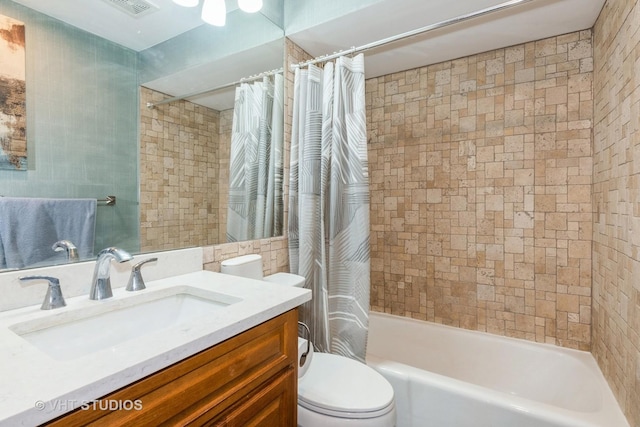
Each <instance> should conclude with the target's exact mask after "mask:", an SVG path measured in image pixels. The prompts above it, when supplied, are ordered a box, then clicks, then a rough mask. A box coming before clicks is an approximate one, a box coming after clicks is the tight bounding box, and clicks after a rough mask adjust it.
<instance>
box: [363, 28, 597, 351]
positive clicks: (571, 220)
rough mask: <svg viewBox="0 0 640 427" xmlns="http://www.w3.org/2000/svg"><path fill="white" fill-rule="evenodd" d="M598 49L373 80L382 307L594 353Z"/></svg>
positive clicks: (508, 57)
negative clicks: (595, 81)
mask: <svg viewBox="0 0 640 427" xmlns="http://www.w3.org/2000/svg"><path fill="white" fill-rule="evenodd" d="M591 40H592V39H591V31H588V30H587V31H582V32H576V33H572V34H567V35H562V36H558V37H552V38H549V39H545V40H540V41H536V42H532V43H527V44H523V45H518V46H513V47H509V48H505V49H499V50H494V51H490V52H486V53H483V54H478V55H474V56H470V57H466V58H461V59H458V60H454V61H449V62H445V63H441V64H437V65H432V66H428V67H424V68H420V69H414V70H409V71H406V72H401V73H395V74H391V75H387V76H382V77H378V78H373V79H370V80H368V81H367V85H366V96H367V103H368V116H367V125H368V133H369V135H368V136H369V165H370V172H371V173H370V176H371V178H370V179H371V201H372V203H371V222H372V224H371V228H372V234H371V250H372V272H371V273H372V275H371V277H372V290H371V295H372V297H371V306H372V309H373V310H376V311H383V312H387V313H392V314H397V315H403V316H409V317H414V318H418V319H423V320H429V321H434V322H438V323H443V324H447V325H453V326H458V327H463V328H467V329H473V330H480V331H487V332H491V333H495V334H499V335H507V336H512V337H518V338H524V339H528V340H532V341H538V342H546V343H553V344H558V345H561V346H567V347H573V348H580V349H585V350H588V349H589V348H590V338H591V327H590V324H591V238H592V236H591V235H592V207H591V196H590V189H591V176H592V158H591V128H592V114H593V112H592V105H593V104H592V68H593V57H592V41H591Z"/></svg>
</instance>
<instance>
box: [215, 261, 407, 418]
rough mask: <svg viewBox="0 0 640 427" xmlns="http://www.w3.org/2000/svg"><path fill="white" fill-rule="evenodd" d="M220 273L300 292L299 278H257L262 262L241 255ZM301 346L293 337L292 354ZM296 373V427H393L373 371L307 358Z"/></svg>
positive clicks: (387, 399)
mask: <svg viewBox="0 0 640 427" xmlns="http://www.w3.org/2000/svg"><path fill="white" fill-rule="evenodd" d="M221 272H222V273H225V274H232V275H234V276H242V277H247V278H251V279H257V280H264V281H268V282H272V283H278V284H281V285H285V286H297V287H302V286H303V285H304V277H301V276H297V275H295V274H289V273H276V274H273V275H271V276H267V277H263V272H262V257H261V256H260V255H257V254H252V255H244V256H241V257H237V258H232V259H228V260H226V261H223V262H222V265H221ZM306 349H307V341H306V340H304V339H303V338H298V352H299V354H302V352H303V351H305V350H306ZM311 350H312V351H311V352H310V354H309V355H308V356H307V359H306V362H305V363H304V365H303V366H302V367H301V368H299V369H298V377H299V378H298V426H300V427H317V426H321V427H394V426H395V425H396V405H395V400H394V393H393V388H392V387H391V384H389V382H388V381H387V380H386V379H385V378H384V377H383V376H382V375H380V374H379V373H378V372H376V371H375V370H374V369H373V368H371V367H369V366H367V365H365V364H363V363H360V362H358V361H356V360H352V359H349V358H347V357H344V356H338V355H335V354H328V353H313V346H311Z"/></svg>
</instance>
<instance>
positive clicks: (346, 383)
mask: <svg viewBox="0 0 640 427" xmlns="http://www.w3.org/2000/svg"><path fill="white" fill-rule="evenodd" d="M393 403H394V393H393V387H391V384H389V382H388V381H387V380H386V379H385V378H384V377H383V376H382V375H381V374H379V373H378V372H377V371H375V370H374V369H373V368H371V367H369V366H367V365H365V364H364V363H360V362H358V361H356V360H352V359H349V358H347V357H343V356H337V355H334V354H328V353H315V354H314V359H313V363H312V364H311V366H310V367H309V370H308V371H307V373H306V374H305V375H304V376H303V377H302V378H300V380H299V382H298V404H299V405H300V406H302V407H304V408H306V409H308V410H310V411H313V412H316V413H320V414H324V415H327V416H332V417H340V418H350V419H363V418H376V417H380V416H382V415H384V414H386V413H388V412H390V411H392V410H393V408H394V404H393Z"/></svg>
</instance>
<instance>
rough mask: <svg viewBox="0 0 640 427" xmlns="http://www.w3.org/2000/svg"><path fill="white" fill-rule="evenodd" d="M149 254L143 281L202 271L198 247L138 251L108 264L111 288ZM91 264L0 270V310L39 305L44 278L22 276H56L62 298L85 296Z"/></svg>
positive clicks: (44, 289) (121, 283)
mask: <svg viewBox="0 0 640 427" xmlns="http://www.w3.org/2000/svg"><path fill="white" fill-rule="evenodd" d="M153 257H156V258H158V260H157V261H154V262H149V263H148V264H145V265H144V267H142V270H141V271H142V276H143V277H144V280H145V282H151V281H153V280H159V279H164V278H167V277H171V276H177V275H179V274H186V273H191V272H194V271H200V270H202V264H203V257H202V248H190V249H179V250H175V251H164V252H153V253H146V254H140V255H136V256H135V257H134V259H133V260H131V261H128V262H123V263H117V262H112V263H111V265H110V270H109V271H110V276H111V286H112V288H113V289H116V288H121V287H124V286H126V285H127V281H128V280H129V275H130V274H131V267H132V266H133V265H134V264H136V263H138V262H140V261H144V260H146V259H149V258H153ZM95 264H96V263H95V261H87V262H79V263H74V264H63V265H55V266H50V267H42V268H33V269H29V270H17V271H5V272H3V273H0V286H2V288H3V291H4V292H3V294H2V298H0V311H6V310H12V309H14V308H20V307H26V306H29V305H35V304H38V305H39V304H41V303H42V301H43V300H44V296H45V294H46V293H47V282H45V281H44V280H40V281H29V282H22V281H20V280H19V278H20V277H22V276H36V275H39V276H52V277H55V278H57V279H59V280H60V287H61V288H62V294H63V295H64V297H65V299H67V298H72V297H77V296H80V295H87V296H88V294H89V289H90V287H91V278H92V277H93V270H94V267H95Z"/></svg>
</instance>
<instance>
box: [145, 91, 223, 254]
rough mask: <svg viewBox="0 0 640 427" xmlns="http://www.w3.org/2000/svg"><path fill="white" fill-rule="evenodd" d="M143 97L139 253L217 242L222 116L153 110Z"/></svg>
mask: <svg viewBox="0 0 640 427" xmlns="http://www.w3.org/2000/svg"><path fill="white" fill-rule="evenodd" d="M164 98H166V96H165V95H163V94H161V93H159V92H155V91H151V90H149V89H146V88H144V87H142V88H141V92H140V103H141V105H140V224H141V226H140V240H141V248H140V249H141V251H143V252H144V251H150V250H162V249H174V248H180V247H191V246H204V245H208V244H211V242H217V241H219V240H218V237H219V226H218V224H219V209H218V200H219V189H218V183H217V178H218V175H219V169H218V167H219V166H218V156H219V155H218V146H217V140H218V124H219V113H218V112H217V111H215V110H212V109H209V108H205V107H201V106H198V105H196V104H193V103H191V102H187V101H177V102H173V103H171V104H165V105H160V106H158V107H156V108H153V109H149V108H147V107H146V104H147V102H153V101H156V102H157V101H160V100H162V99H164Z"/></svg>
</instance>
